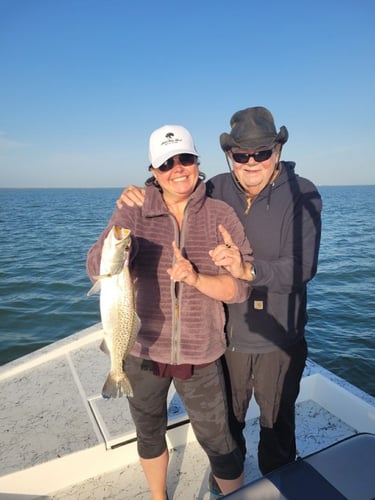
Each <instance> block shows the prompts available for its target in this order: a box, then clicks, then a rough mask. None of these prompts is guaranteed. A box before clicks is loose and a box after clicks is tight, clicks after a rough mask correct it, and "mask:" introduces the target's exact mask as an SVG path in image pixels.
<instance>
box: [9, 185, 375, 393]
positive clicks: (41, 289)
mask: <svg viewBox="0 0 375 500" xmlns="http://www.w3.org/2000/svg"><path fill="white" fill-rule="evenodd" d="M319 190H320V192H321V194H322V197H323V204H324V210H323V234H322V243H321V251H320V258H319V269H318V274H317V276H316V277H315V278H314V280H313V281H312V282H311V283H310V284H309V302H308V303H309V306H308V313H309V323H308V326H307V333H306V337H307V340H308V345H309V356H310V357H311V358H312V359H313V360H314V361H316V362H318V363H320V364H321V365H323V366H324V367H325V368H327V369H329V370H331V371H332V372H334V373H336V374H337V375H339V376H341V377H343V378H345V379H347V380H348V381H350V382H351V383H352V384H354V385H356V386H358V387H360V388H361V389H362V390H364V391H366V392H368V393H370V394H372V395H373V396H375V359H374V353H375V331H374V330H375V328H374V327H375V321H374V320H375V230H374V229H375V227H374V220H375V186H339V187H338V186H332V187H320V188H319ZM120 192H121V189H120V188H119V189H0V364H4V363H7V362H8V361H11V360H13V359H16V358H18V357H20V356H23V355H25V354H27V353H29V352H32V351H34V350H36V349H38V348H40V347H43V346H45V345H47V344H49V343H51V342H54V341H55V340H58V339H61V338H63V337H66V336H67V335H70V334H73V333H75V332H76V331H78V330H81V329H83V328H86V327H88V326H91V325H93V324H94V323H97V322H98V321H100V316H99V303H98V297H97V296H95V297H88V296H87V291H88V290H89V288H90V286H91V284H90V281H89V279H88V277H87V275H86V270H85V260H86V254H87V251H88V249H89V247H90V246H91V244H92V243H94V241H95V240H96V239H97V237H98V235H99V233H100V232H101V231H102V229H104V227H105V225H106V223H107V221H108V219H109V217H110V215H111V213H112V211H113V210H114V208H115V200H116V199H117V198H118V196H119V194H120Z"/></svg>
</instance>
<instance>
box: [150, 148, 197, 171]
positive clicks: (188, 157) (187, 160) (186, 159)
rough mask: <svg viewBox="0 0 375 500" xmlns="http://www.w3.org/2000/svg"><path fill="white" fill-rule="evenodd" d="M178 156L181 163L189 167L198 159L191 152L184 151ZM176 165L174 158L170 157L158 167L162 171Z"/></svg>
mask: <svg viewBox="0 0 375 500" xmlns="http://www.w3.org/2000/svg"><path fill="white" fill-rule="evenodd" d="M176 156H177V157H178V161H179V162H180V163H181V165H182V166H183V167H189V166H190V165H193V164H194V163H195V162H196V161H197V157H196V156H195V155H192V154H190V153H182V154H180V155H176ZM174 165H175V161H174V158H168V160H167V161H165V162H164V163H162V164H161V165H160V167H158V170H160V172H168V170H172V168H173V167H174Z"/></svg>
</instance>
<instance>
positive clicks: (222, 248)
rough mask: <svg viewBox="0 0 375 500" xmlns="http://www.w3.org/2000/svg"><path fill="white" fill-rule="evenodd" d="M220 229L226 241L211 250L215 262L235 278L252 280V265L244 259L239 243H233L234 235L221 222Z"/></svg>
mask: <svg viewBox="0 0 375 500" xmlns="http://www.w3.org/2000/svg"><path fill="white" fill-rule="evenodd" d="M218 229H219V231H220V233H221V236H222V238H223V242H224V243H223V244H220V245H218V246H217V247H216V248H214V249H213V250H210V251H209V254H210V256H211V258H212V260H213V262H214V264H215V265H216V266H221V267H224V269H226V270H227V271H228V272H229V273H230V274H231V275H232V276H233V277H234V278H239V279H242V280H248V281H251V279H252V275H251V273H250V270H251V267H252V265H251V264H250V263H249V262H244V261H243V259H242V255H241V253H240V251H239V249H238V247H237V245H235V244H234V243H233V240H232V237H231V235H230V233H229V232H228V231H227V230H226V229H225V227H224V226H223V225H221V224H219V227H218Z"/></svg>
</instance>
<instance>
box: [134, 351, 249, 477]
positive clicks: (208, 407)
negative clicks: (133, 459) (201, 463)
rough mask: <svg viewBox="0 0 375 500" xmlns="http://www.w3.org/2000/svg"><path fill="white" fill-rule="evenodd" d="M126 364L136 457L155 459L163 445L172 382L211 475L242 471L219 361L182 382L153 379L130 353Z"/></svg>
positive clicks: (146, 366)
mask: <svg viewBox="0 0 375 500" xmlns="http://www.w3.org/2000/svg"><path fill="white" fill-rule="evenodd" d="M124 365H125V370H126V373H127V375H128V377H129V380H130V382H131V384H132V387H133V392H134V396H133V397H132V398H128V401H129V407H130V411H131V415H132V418H133V420H134V424H135V427H136V431H137V445H138V453H139V455H140V457H142V458H156V457H158V456H160V455H161V454H162V453H163V452H164V451H165V449H166V447H167V445H166V437H165V436H166V431H167V395H168V390H169V387H170V385H171V383H172V381H173V383H174V386H175V388H176V391H177V393H178V395H179V396H180V398H181V400H182V402H183V404H184V406H185V409H186V411H187V413H188V416H189V419H190V423H191V425H192V428H193V430H194V433H195V436H196V438H197V441H198V442H199V443H200V445H201V446H202V448H203V449H204V450H205V452H206V453H207V455H208V458H209V459H210V462H211V467H212V469H213V472H214V474H215V475H217V477H221V478H223V479H235V478H237V477H238V476H239V475H240V474H241V473H242V470H243V457H242V455H241V453H240V452H239V450H238V448H237V445H236V443H235V441H234V439H233V437H232V435H231V433H230V430H229V423H228V407H227V398H226V391H225V382H224V378H223V372H222V365H221V362H220V360H217V361H215V362H213V363H211V364H209V365H208V366H206V367H204V368H199V369H195V370H194V373H193V376H192V377H191V378H189V379H186V380H182V379H178V378H176V377H175V378H162V377H157V376H156V375H154V373H153V371H152V367H151V364H150V362H149V361H147V360H143V359H141V358H136V357H134V356H128V357H127V358H126V360H125V361H124Z"/></svg>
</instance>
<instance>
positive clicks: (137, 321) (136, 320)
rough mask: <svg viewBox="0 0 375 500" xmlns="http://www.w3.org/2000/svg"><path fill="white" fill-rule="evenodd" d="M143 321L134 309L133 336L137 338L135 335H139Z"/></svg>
mask: <svg viewBox="0 0 375 500" xmlns="http://www.w3.org/2000/svg"><path fill="white" fill-rule="evenodd" d="M141 326H142V323H141V319H140V317H139V316H138V314H137V313H136V312H135V311H134V321H133V331H132V337H133V338H134V340H135V337H136V336H137V335H138V332H139V330H140V329H141Z"/></svg>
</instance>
